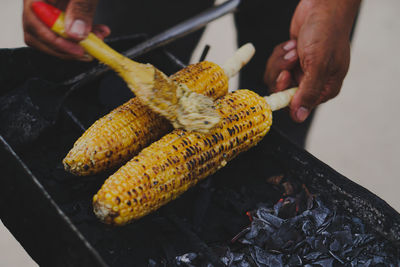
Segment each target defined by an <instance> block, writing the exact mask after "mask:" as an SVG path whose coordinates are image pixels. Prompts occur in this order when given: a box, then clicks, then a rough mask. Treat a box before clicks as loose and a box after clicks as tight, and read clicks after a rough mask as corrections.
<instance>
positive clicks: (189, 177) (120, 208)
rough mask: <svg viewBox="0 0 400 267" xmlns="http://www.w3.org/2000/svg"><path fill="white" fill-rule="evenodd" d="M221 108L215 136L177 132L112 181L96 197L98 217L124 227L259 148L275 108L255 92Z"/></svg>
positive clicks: (222, 102) (234, 96)
mask: <svg viewBox="0 0 400 267" xmlns="http://www.w3.org/2000/svg"><path fill="white" fill-rule="evenodd" d="M215 104H216V108H217V111H218V113H219V114H220V115H221V117H222V120H221V122H220V123H219V124H218V125H217V127H216V128H215V129H214V130H213V131H212V132H211V133H209V134H202V133H198V132H187V131H184V130H178V129H177V130H174V131H173V132H172V133H169V134H167V135H165V136H164V137H163V138H161V139H160V140H159V141H156V142H154V143H153V144H151V145H150V146H149V147H147V148H145V149H143V150H142V152H140V153H139V155H137V156H136V157H134V158H133V159H132V160H130V161H129V162H128V163H127V164H126V165H124V166H123V167H121V168H120V169H119V170H118V171H117V172H116V173H115V174H113V175H112V176H110V177H109V178H108V179H107V180H106V181H105V183H104V185H103V186H102V188H101V189H100V190H99V192H98V193H97V194H96V195H95V196H94V197H93V206H94V212H95V214H96V215H97V217H98V218H100V220H102V221H103V222H105V223H108V224H115V225H123V224H126V223H128V222H130V221H132V220H134V219H138V218H140V217H142V216H144V215H146V214H148V213H150V212H152V211H154V210H156V209H158V208H159V207H160V206H162V205H164V204H166V203H167V202H169V201H171V200H172V199H175V198H176V197H178V196H179V195H181V194H182V193H183V192H185V191H186V190H187V189H188V188H190V187H192V186H193V185H195V184H196V183H197V182H198V181H200V180H201V179H204V178H205V177H207V176H208V175H210V174H213V173H214V172H216V171H217V170H218V169H220V168H222V167H223V166H225V165H226V163H227V162H228V161H230V160H231V159H233V158H234V157H236V156H237V155H238V154H239V153H240V152H242V151H245V150H247V149H249V148H251V147H252V146H255V145H256V144H257V143H258V142H259V141H260V140H261V139H262V138H263V137H264V135H265V134H266V133H267V132H268V131H269V129H270V126H271V123H272V112H271V109H270V108H269V105H268V104H267V102H266V100H265V99H264V98H262V97H260V96H258V95H257V94H256V93H254V92H251V91H249V90H238V91H236V92H234V93H231V94H228V95H226V96H224V97H222V98H220V99H219V100H217V101H216V102H215ZM120 185H124V186H120ZM109 195H112V197H111V198H110V197H109ZM114 207H117V209H115V208H114Z"/></svg>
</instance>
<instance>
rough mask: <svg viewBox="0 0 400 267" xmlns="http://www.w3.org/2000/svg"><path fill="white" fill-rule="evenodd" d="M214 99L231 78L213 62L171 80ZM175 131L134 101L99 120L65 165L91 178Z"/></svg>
mask: <svg viewBox="0 0 400 267" xmlns="http://www.w3.org/2000/svg"><path fill="white" fill-rule="evenodd" d="M171 78H172V79H173V80H174V81H175V82H176V83H178V84H185V85H186V86H187V87H188V88H189V89H191V90H193V91H194V92H196V93H201V94H204V95H207V96H209V97H211V98H213V99H216V98H219V97H221V96H223V95H225V94H226V93H227V92H228V77H227V76H226V75H225V73H224V70H223V69H222V68H221V67H219V66H218V65H217V64H215V63H212V62H207V61H205V62H200V63H197V64H193V65H190V66H188V67H186V68H184V69H182V70H180V71H179V72H177V73H175V74H174V75H172V76H171ZM170 130H172V126H171V125H170V123H169V122H168V121H167V120H166V119H164V118H163V117H162V116H160V115H158V114H156V113H155V112H153V111H151V110H150V109H149V108H148V107H146V106H145V105H143V104H141V102H140V101H139V100H138V99H137V98H132V99H131V100H129V101H128V102H126V103H125V104H123V105H121V106H119V107H117V108H116V109H114V110H113V111H112V112H111V113H109V114H108V115H106V116H104V117H103V118H101V119H99V120H97V121H96V122H95V123H94V124H93V125H92V126H91V127H90V128H89V129H88V130H87V131H86V132H85V133H84V134H83V135H82V136H81V137H80V138H79V139H78V140H77V141H76V142H75V144H74V147H73V148H72V149H71V151H70V152H69V153H68V154H67V156H66V157H65V159H64V161H63V163H64V167H65V169H66V170H67V171H69V172H71V173H73V174H75V175H91V174H96V173H99V172H101V171H104V170H106V169H109V168H112V167H115V166H118V165H120V164H121V163H123V162H126V161H127V160H128V159H131V158H132V157H133V156H134V155H136V154H137V153H138V152H139V151H140V150H141V149H143V148H144V147H146V146H147V145H149V144H150V143H151V142H153V141H155V140H158V139H159V138H160V137H161V136H163V135H164V134H166V133H167V132H168V131H170Z"/></svg>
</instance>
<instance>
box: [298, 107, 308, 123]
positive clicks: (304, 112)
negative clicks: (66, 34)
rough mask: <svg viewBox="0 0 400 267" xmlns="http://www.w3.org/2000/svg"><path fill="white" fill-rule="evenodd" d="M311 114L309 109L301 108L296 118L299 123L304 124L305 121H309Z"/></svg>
mask: <svg viewBox="0 0 400 267" xmlns="http://www.w3.org/2000/svg"><path fill="white" fill-rule="evenodd" d="M309 114H310V111H309V110H308V109H307V108H305V107H300V108H299V109H298V110H297V112H296V117H297V119H298V120H299V121H301V122H303V121H305V119H307V117H308V115H309Z"/></svg>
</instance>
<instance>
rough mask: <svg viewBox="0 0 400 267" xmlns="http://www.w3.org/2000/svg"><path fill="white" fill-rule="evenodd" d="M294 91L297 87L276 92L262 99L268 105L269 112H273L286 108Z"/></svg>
mask: <svg viewBox="0 0 400 267" xmlns="http://www.w3.org/2000/svg"><path fill="white" fill-rule="evenodd" d="M296 91H297V87H295V88H291V89H287V90H285V91H281V92H277V93H274V94H272V95H269V96H265V97H264V98H265V100H266V101H267V103H268V105H269V106H270V107H271V110H272V111H275V110H278V109H281V108H285V107H287V106H288V105H289V103H290V101H291V100H292V98H293V96H294V94H295V93H296Z"/></svg>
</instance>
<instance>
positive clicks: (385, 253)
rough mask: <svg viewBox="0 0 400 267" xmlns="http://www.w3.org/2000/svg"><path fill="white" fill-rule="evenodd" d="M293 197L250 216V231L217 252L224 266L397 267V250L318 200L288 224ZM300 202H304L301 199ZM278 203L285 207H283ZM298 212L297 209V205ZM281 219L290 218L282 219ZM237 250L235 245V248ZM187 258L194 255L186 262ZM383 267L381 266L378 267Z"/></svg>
mask: <svg viewBox="0 0 400 267" xmlns="http://www.w3.org/2000/svg"><path fill="white" fill-rule="evenodd" d="M298 196H299V195H297V197H287V198H285V199H280V200H279V201H278V203H277V204H275V205H274V206H273V207H272V205H270V206H268V205H266V206H263V207H260V208H258V209H257V210H255V211H252V212H250V214H251V216H250V219H251V220H252V222H251V225H250V226H249V227H247V228H245V229H244V230H243V231H242V232H240V233H239V234H238V235H237V236H236V237H235V238H234V239H233V242H234V244H236V243H240V244H241V246H239V247H233V244H230V245H228V246H227V247H225V248H224V249H221V248H220V249H219V252H218V251H217V255H219V257H220V261H221V262H222V264H223V265H224V266H262V267H264V266H327V267H328V266H359V265H363V266H379V264H385V266H399V264H400V258H399V250H398V249H396V248H395V247H394V246H393V245H392V244H391V243H390V242H389V241H387V240H385V239H383V238H382V237H381V236H379V235H377V234H376V233H373V231H372V232H371V229H368V230H369V231H370V232H371V233H365V230H366V226H365V225H364V224H363V223H362V221H361V220H360V219H359V218H357V217H352V216H351V215H349V214H345V213H340V214H338V212H337V210H336V209H335V208H333V209H329V208H328V207H326V206H325V205H324V203H323V202H322V201H321V200H320V199H318V198H317V199H315V200H314V207H313V208H312V209H309V210H305V211H303V212H302V213H299V214H297V215H296V214H294V216H292V217H290V218H286V219H284V218H281V216H280V214H282V212H281V210H282V209H286V206H287V205H291V206H292V205H293V203H294V204H296V200H298ZM303 201H307V200H306V199H303ZM282 203H289V204H287V205H285V204H282ZM295 207H296V205H295ZM284 215H285V216H287V215H288V214H287V213H285V214H284ZM236 245H237V244H236ZM188 255H196V257H193V256H192V258H193V259H191V257H189V256H188ZM184 256H185V257H177V258H176V262H177V264H180V265H183V266H196V264H194V258H196V263H197V264H201V265H202V266H206V263H207V260H206V259H202V258H201V255H198V254H190V253H188V254H185V255H184ZM382 266H383V265H382Z"/></svg>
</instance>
